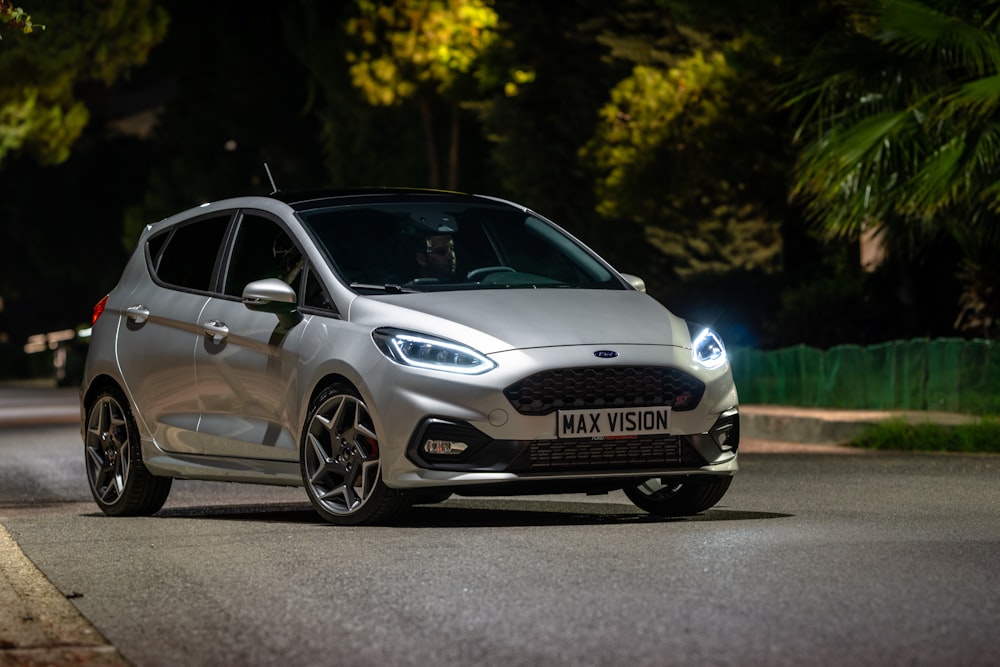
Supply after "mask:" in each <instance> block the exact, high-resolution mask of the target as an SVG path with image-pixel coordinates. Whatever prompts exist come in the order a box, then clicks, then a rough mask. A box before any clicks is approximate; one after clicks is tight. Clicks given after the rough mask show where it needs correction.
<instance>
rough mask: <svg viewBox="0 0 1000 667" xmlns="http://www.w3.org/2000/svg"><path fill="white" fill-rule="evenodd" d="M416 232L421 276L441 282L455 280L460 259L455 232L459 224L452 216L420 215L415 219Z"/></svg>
mask: <svg viewBox="0 0 1000 667" xmlns="http://www.w3.org/2000/svg"><path fill="white" fill-rule="evenodd" d="M412 222H413V223H414V226H413V232H414V233H415V238H414V239H413V241H414V246H413V250H414V253H413V258H414V261H416V263H417V269H418V271H419V274H420V275H419V276H418V277H419V278H432V279H435V280H437V281H439V282H452V281H454V280H455V269H456V267H457V265H458V260H457V258H456V256H455V234H456V232H457V231H458V225H457V224H455V221H454V219H453V218H452V217H451V216H450V215H447V214H445V215H440V214H439V215H434V216H420V217H414V218H413V219H412Z"/></svg>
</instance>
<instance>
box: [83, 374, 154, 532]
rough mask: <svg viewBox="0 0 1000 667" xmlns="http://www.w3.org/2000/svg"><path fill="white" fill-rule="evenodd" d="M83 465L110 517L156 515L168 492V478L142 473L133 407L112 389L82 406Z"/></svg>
mask: <svg viewBox="0 0 1000 667" xmlns="http://www.w3.org/2000/svg"><path fill="white" fill-rule="evenodd" d="M84 462H85V464H86V467H87V484H88V485H89V486H90V492H91V494H92V495H93V496H94V500H95V501H96V502H97V505H98V507H100V508H101V511H102V512H104V513H105V514H107V515H109V516H148V515H150V514H156V512H158V511H159V510H160V508H161V507H163V503H165V502H166V501H167V496H168V495H169V494H170V485H171V484H172V483H173V479H172V478H170V477H158V476H156V475H153V474H152V473H151V472H149V470H147V469H146V465H145V464H144V463H143V461H142V446H141V443H140V439H139V429H137V428H136V425H135V418H134V417H133V416H132V409H131V408H130V407H129V403H128V401H127V400H126V399H125V396H124V395H123V394H122V393H121V392H120V391H119V390H117V389H108V390H105V391H103V392H101V393H100V394H99V395H98V396H97V398H96V399H95V400H94V402H93V403H92V404H91V405H90V407H89V408H87V415H86V430H85V432H84Z"/></svg>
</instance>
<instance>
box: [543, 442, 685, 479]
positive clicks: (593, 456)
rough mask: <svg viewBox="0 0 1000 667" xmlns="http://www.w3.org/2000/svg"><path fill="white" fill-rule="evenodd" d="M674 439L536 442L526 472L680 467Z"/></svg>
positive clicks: (676, 443)
mask: <svg viewBox="0 0 1000 667" xmlns="http://www.w3.org/2000/svg"><path fill="white" fill-rule="evenodd" d="M681 458H682V457H681V441H680V439H679V438H676V437H670V436H665V437H656V438H636V439H631V440H536V441H533V442H531V443H529V445H528V470H529V471H530V472H571V471H580V470H593V471H595V472H597V471H605V470H626V469H628V470H636V469H639V470H641V469H645V468H649V469H653V468H669V467H677V466H680V465H682V460H681Z"/></svg>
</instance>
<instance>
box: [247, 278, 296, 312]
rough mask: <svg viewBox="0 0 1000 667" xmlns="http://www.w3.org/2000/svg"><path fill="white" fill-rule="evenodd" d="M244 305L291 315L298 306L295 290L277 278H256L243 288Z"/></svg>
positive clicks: (254, 308)
mask: <svg viewBox="0 0 1000 667" xmlns="http://www.w3.org/2000/svg"><path fill="white" fill-rule="evenodd" d="M243 305H244V306H246V307H247V308H249V309H250V310H256V311H260V312H262V313H274V314H275V315H289V314H291V313H293V312H295V310H296V308H297V307H298V300H297V299H296V297H295V290H293V289H292V287H291V285H289V284H288V283H286V282H283V281H281V280H278V279H277V278H265V279H264V280H255V281H253V282H252V283H250V284H249V285H247V286H246V287H244V288H243Z"/></svg>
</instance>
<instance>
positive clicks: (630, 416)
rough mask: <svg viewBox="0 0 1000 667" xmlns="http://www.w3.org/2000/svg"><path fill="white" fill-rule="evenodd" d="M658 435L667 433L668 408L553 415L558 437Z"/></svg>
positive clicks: (668, 424)
mask: <svg viewBox="0 0 1000 667" xmlns="http://www.w3.org/2000/svg"><path fill="white" fill-rule="evenodd" d="M661 433H670V408H668V407H653V408H605V409H603V410H559V411H558V412H556V437H559V438H580V437H586V438H606V437H610V436H622V435H625V436H633V435H657V434H661Z"/></svg>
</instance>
